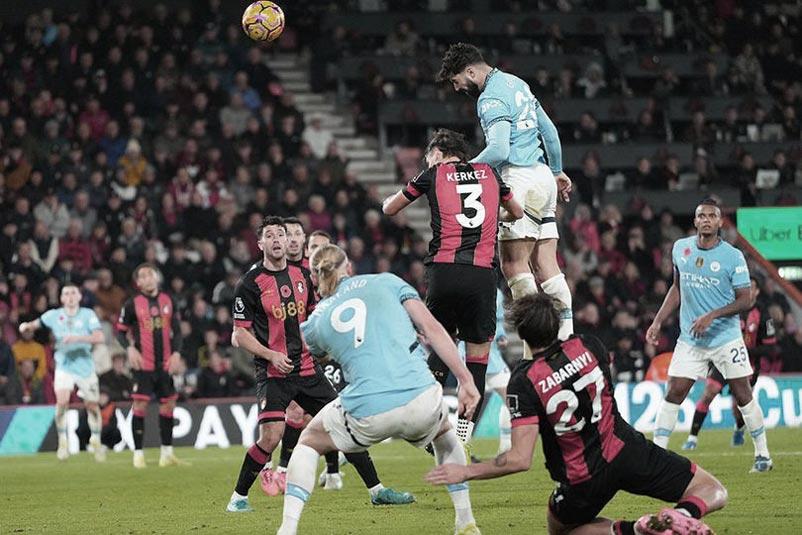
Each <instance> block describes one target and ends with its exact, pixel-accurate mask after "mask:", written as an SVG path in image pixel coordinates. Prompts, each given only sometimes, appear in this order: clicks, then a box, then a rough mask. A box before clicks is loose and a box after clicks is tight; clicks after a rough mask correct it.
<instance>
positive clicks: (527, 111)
mask: <svg viewBox="0 0 802 535" xmlns="http://www.w3.org/2000/svg"><path fill="white" fill-rule="evenodd" d="M476 110H477V114H478V115H479V123H480V124H481V126H482V130H483V131H484V134H485V139H486V140H487V139H488V138H489V137H490V135H489V131H490V129H491V127H492V126H493V125H494V124H496V123H498V122H500V121H505V122H508V123H510V139H509V143H510V151H509V157H508V158H507V162H506V163H503V164H501V165H499V166H498V167H504V166H505V165H515V166H518V167H530V166H532V165H534V164H536V163H546V157H545V156H544V147H543V144H542V143H541V138H542V140H543V142H544V143H545V144H546V147H545V149H546V154H547V155H548V157H549V161H548V164H549V167H550V168H551V171H552V173H554V174H555V175H556V174H559V173H560V172H561V171H562V151H561V147H560V139H559V136H558V135H557V128H556V127H555V126H554V123H553V122H552V121H551V119H550V118H549V116H548V115H547V114H546V112H545V111H544V110H543V106H541V105H540V102H539V101H538V100H537V98H535V96H534V95H533V94H532V90H531V89H529V84H527V83H526V82H524V81H523V80H521V79H520V78H518V77H517V76H515V75H512V74H509V73H506V72H503V71H500V70H498V69H493V70H492V71H490V74H488V76H487V81H486V82H485V87H484V90H483V91H482V93H481V94H480V95H479V100H477V102H476Z"/></svg>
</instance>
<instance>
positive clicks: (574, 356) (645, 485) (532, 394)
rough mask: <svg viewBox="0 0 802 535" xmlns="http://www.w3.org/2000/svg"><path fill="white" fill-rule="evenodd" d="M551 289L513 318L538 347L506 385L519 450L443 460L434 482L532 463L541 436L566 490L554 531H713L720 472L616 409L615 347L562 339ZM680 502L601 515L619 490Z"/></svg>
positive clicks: (524, 301)
mask: <svg viewBox="0 0 802 535" xmlns="http://www.w3.org/2000/svg"><path fill="white" fill-rule="evenodd" d="M556 305H557V304H556V302H555V300H554V299H553V298H552V297H550V296H548V295H546V294H536V295H530V296H526V297H523V298H521V299H519V300H517V301H515V302H513V304H512V309H511V311H510V312H511V313H510V320H511V321H512V323H513V325H514V326H515V328H516V329H517V331H518V334H519V335H520V336H521V338H522V339H523V340H524V342H525V343H526V344H527V345H528V346H529V347H530V349H531V351H532V360H523V361H521V362H520V363H519V364H518V366H516V368H515V371H513V374H512V378H511V379H510V383H509V386H508V387H507V404H508V405H509V408H510V412H511V413H512V449H511V450H510V451H508V452H506V453H503V454H501V455H499V456H498V457H496V458H495V459H494V460H492V461H488V462H484V463H479V464H472V465H469V466H459V465H456V464H450V465H443V466H440V467H438V468H435V469H434V470H432V471H431V472H430V473H429V475H428V476H427V480H428V481H429V482H431V483H434V484H438V485H446V484H455V483H460V482H462V481H467V480H470V479H493V478H497V477H502V476H505V475H507V474H513V473H516V472H523V471H526V470H528V469H529V467H530V466H531V464H532V453H533V451H534V448H535V443H536V442H537V437H538V434H540V436H541V438H542V441H543V454H544V456H545V458H546V468H547V469H548V470H549V474H550V475H551V478H552V479H553V480H554V481H555V482H557V488H556V490H554V492H553V493H552V495H551V498H550V499H549V505H548V513H547V521H548V532H549V533H550V534H551V535H563V534H568V533H574V534H579V533H581V534H582V535H611V534H612V535H619V534H620V535H633V534H639V535H669V534H673V535H705V534H709V533H712V532H711V531H710V529H709V528H708V527H707V526H706V525H705V524H703V523H702V522H701V521H700V520H699V519H700V518H701V517H702V516H704V515H705V514H706V513H709V512H712V511H716V510H718V509H721V508H722V507H724V505H725V503H726V501H727V491H726V489H725V488H724V487H723V486H722V485H721V483H719V482H718V480H716V478H715V477H713V476H712V475H710V474H709V473H707V472H706V471H704V470H703V469H702V468H700V467H698V466H696V465H695V464H693V463H692V462H691V461H689V460H688V459H686V458H684V457H680V456H679V455H677V454H675V453H673V452H669V451H666V450H664V449H662V448H660V447H658V446H656V445H655V444H653V443H652V442H649V441H648V440H647V439H646V438H645V437H644V436H643V435H642V434H641V433H639V432H638V431H636V430H635V429H633V428H632V427H631V426H630V425H629V424H627V423H626V422H625V421H624V419H623V418H622V417H621V415H620V414H619V413H618V409H617V408H616V404H615V398H614V397H613V387H612V380H611V377H610V368H609V359H608V352H607V350H606V349H605V348H604V346H603V345H602V343H601V342H600V341H599V340H598V339H596V338H594V337H591V336H588V337H584V336H571V337H570V338H568V340H566V341H560V340H559V339H558V332H559V320H560V318H559V312H558V310H557V309H556ZM620 490H623V491H626V492H629V493H632V494H638V495H643V496H650V497H652V498H657V499H659V500H663V501H668V502H676V503H677V505H676V508H675V509H668V508H666V509H663V510H662V511H660V512H659V513H658V514H655V515H645V516H643V517H641V518H640V519H639V520H637V521H625V520H618V521H611V520H607V519H605V518H599V517H598V516H597V515H598V514H599V513H600V512H601V510H602V509H603V508H604V507H605V506H606V505H607V503H608V502H609V501H610V500H612V499H613V497H614V496H615V495H616V494H617V493H618V491H620Z"/></svg>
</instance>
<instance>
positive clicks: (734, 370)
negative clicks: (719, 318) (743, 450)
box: [714, 338, 772, 472]
mask: <svg viewBox="0 0 802 535" xmlns="http://www.w3.org/2000/svg"><path fill="white" fill-rule="evenodd" d="M714 358H715V359H716V362H715V363H716V367H717V368H718V369H719V370H721V373H722V374H723V375H724V378H725V379H726V380H727V384H729V386H730V393H731V394H732V397H733V398H734V399H735V402H736V403H737V404H738V409H739V410H740V411H741V415H742V416H743V420H744V425H745V427H746V429H747V431H749V434H750V435H751V436H752V442H753V443H754V446H755V463H754V466H753V467H752V470H751V471H752V472H768V471H769V470H771V468H772V461H771V455H770V454H769V447H768V441H767V439H766V428H765V426H764V424H763V411H762V410H761V409H760V404H759V403H758V402H757V400H756V399H754V397H753V396H752V387H751V385H750V382H749V381H750V378H751V377H752V375H753V371H752V366H751V364H750V362H749V355H748V353H747V350H746V346H745V345H744V342H743V339H741V338H738V339H737V340H734V341H733V342H731V343H729V344H726V345H724V346H723V347H721V348H717V350H716V353H715V355H714Z"/></svg>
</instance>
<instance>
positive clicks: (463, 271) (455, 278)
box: [426, 264, 497, 344]
mask: <svg viewBox="0 0 802 535" xmlns="http://www.w3.org/2000/svg"><path fill="white" fill-rule="evenodd" d="M496 280H497V279H496V272H495V271H494V270H492V269H487V268H483V267H477V266H469V265H464V264H429V265H428V266H427V267H426V283H427V284H428V286H429V289H428V291H427V293H426V306H427V307H428V309H429V310H430V311H431V313H432V315H433V316H434V317H435V318H436V319H437V321H439V322H440V323H442V324H443V327H445V328H446V331H448V333H449V334H451V335H452V336H456V337H457V338H459V339H460V340H462V341H464V342H471V343H473V344H483V343H485V342H492V341H493V338H494V337H495V335H496Z"/></svg>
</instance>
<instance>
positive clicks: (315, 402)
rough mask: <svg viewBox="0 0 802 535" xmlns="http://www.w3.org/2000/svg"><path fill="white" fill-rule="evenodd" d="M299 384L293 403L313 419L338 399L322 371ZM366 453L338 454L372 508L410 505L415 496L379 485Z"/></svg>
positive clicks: (379, 481)
mask: <svg viewBox="0 0 802 535" xmlns="http://www.w3.org/2000/svg"><path fill="white" fill-rule="evenodd" d="M299 381H300V383H299V384H301V387H300V388H299V392H298V395H297V397H296V398H295V400H296V401H297V402H298V404H299V405H300V406H301V407H302V408H303V409H304V410H305V411H306V412H308V413H309V414H311V415H313V416H316V415H317V414H318V413H319V412H321V411H322V410H323V409H324V408H325V407H327V406H328V405H329V403H331V402H332V401H335V400H336V399H337V391H336V390H335V389H334V387H333V386H332V385H331V383H330V382H329V380H328V379H326V376H325V375H323V373H322V372H318V373H316V374H315V375H314V376H311V377H302V378H299ZM314 420H315V418H312V421H314ZM310 425H311V422H310ZM301 437H302V438H303V433H301ZM363 444H364V442H363ZM368 446H369V444H368ZM365 450H367V447H365V448H363V451H358V452H356V453H347V450H346V449H345V448H340V451H342V452H343V453H344V454H345V458H346V459H347V460H348V462H349V463H351V464H352V465H353V466H354V469H355V470H356V471H357V473H358V474H359V477H360V478H361V479H362V482H363V483H364V484H365V487H366V488H367V489H368V493H369V494H370V501H371V503H372V504H373V505H406V504H409V503H413V502H414V501H415V497H414V496H413V495H412V494H410V493H408V492H398V491H396V490H394V489H392V488H388V487H385V486H384V485H383V484H382V482H381V480H380V479H379V475H378V473H377V472H376V466H375V465H374V464H373V459H371V458H370V455H369V454H368V452H367V451H365Z"/></svg>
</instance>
